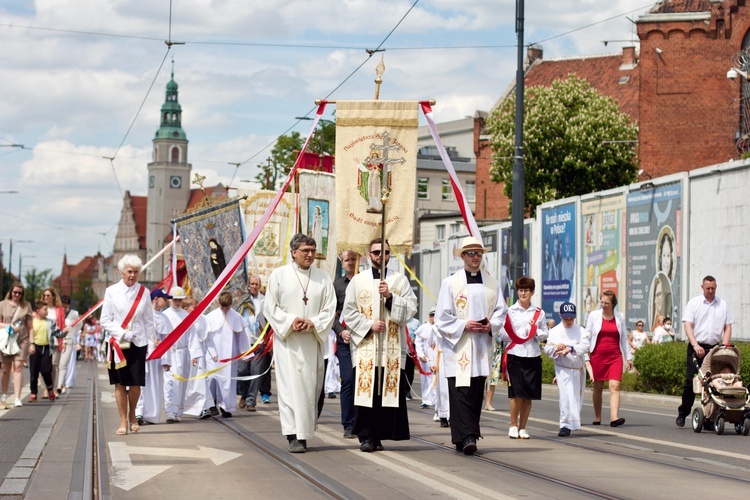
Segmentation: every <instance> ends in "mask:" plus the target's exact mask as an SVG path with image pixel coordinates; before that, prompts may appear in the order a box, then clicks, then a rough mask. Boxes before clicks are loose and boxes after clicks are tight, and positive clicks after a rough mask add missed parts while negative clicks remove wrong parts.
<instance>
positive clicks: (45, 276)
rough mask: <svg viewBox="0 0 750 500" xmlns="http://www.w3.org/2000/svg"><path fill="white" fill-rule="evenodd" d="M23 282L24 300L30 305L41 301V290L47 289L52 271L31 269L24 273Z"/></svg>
mask: <svg viewBox="0 0 750 500" xmlns="http://www.w3.org/2000/svg"><path fill="white" fill-rule="evenodd" d="M23 281H24V282H25V285H26V291H27V293H26V297H25V298H26V300H27V301H29V302H32V303H33V302H34V301H37V300H41V298H42V290H44V289H45V288H47V287H48V286H49V284H50V282H51V281H52V269H45V270H44V271H37V269H36V268H35V267H32V268H31V269H30V270H29V271H26V275H25V276H24V277H23Z"/></svg>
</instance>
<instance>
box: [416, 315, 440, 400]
mask: <svg viewBox="0 0 750 500" xmlns="http://www.w3.org/2000/svg"><path fill="white" fill-rule="evenodd" d="M434 323H435V308H434V307H433V308H432V309H430V316H429V319H428V320H427V322H426V323H424V324H422V325H420V327H419V328H417V332H416V334H415V338H414V349H415V350H416V351H417V358H418V361H419V367H420V368H421V370H420V371H419V373H420V375H421V384H420V385H421V387H422V404H421V405H420V408H427V407H429V406H433V405H434V404H435V399H436V395H435V371H436V366H435V362H436V351H435V343H434V340H433V337H434V335H433V330H434V329H435V328H434V326H433V325H434ZM425 373H427V375H424V374H425Z"/></svg>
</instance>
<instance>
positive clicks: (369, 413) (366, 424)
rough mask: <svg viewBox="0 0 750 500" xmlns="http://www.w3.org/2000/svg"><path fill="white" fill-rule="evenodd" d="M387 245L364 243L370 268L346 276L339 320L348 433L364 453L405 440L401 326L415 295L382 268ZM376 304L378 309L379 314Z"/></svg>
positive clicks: (404, 329)
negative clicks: (349, 367)
mask: <svg viewBox="0 0 750 500" xmlns="http://www.w3.org/2000/svg"><path fill="white" fill-rule="evenodd" d="M390 256H391V247H390V245H389V244H388V242H387V241H386V242H385V244H381V239H380V238H376V239H374V240H372V241H371V242H370V262H371V263H372V268H370V269H368V270H367V271H363V272H361V273H359V274H357V275H355V276H354V278H352V280H351V282H350V283H349V286H348V287H347V289H346V299H345V300H344V310H343V314H344V321H345V322H346V327H347V328H348V329H349V331H350V332H351V343H352V344H353V345H354V346H355V347H356V349H355V350H353V351H352V360H353V365H354V367H355V368H354V372H355V384H354V412H355V417H354V429H353V432H354V434H355V435H356V436H357V437H358V438H359V449H360V451H362V452H365V453H372V452H373V451H381V450H384V449H385V448H384V447H383V444H382V441H384V440H391V441H401V440H407V439H410V437H411V436H410V434H409V417H408V415H407V411H406V395H407V394H408V393H409V386H408V383H407V381H406V374H405V372H404V366H405V364H406V353H407V350H408V345H407V343H406V336H407V335H409V332H408V330H407V326H406V324H407V323H408V322H409V320H410V319H411V318H412V317H413V316H414V314H415V313H416V312H417V297H416V295H414V290H412V288H411V284H410V283H409V280H408V279H406V276H404V275H403V274H401V273H399V272H396V271H393V270H391V269H388V261H389V260H390ZM381 300H382V301H384V305H383V307H382V309H383V310H382V311H381Z"/></svg>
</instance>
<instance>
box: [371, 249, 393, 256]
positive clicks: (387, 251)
mask: <svg viewBox="0 0 750 500" xmlns="http://www.w3.org/2000/svg"><path fill="white" fill-rule="evenodd" d="M370 253H371V254H373V255H374V256H376V257H377V256H378V255H380V250H370ZM385 254H386V255H390V254H391V251H390V250H386V251H385Z"/></svg>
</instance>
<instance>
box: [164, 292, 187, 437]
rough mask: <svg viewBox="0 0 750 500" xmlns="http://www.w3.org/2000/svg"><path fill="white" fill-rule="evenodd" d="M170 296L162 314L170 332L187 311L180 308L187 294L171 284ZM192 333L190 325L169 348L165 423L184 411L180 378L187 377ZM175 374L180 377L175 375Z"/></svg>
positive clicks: (183, 382) (183, 390) (183, 397)
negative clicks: (165, 318) (169, 326)
mask: <svg viewBox="0 0 750 500" xmlns="http://www.w3.org/2000/svg"><path fill="white" fill-rule="evenodd" d="M169 295H171V296H172V298H171V299H170V300H169V307H168V308H167V309H165V310H164V316H166V317H167V319H168V320H169V324H170V325H171V328H170V332H171V331H172V330H174V329H175V328H177V326H178V325H179V324H180V323H182V320H184V319H185V318H186V317H187V315H188V313H187V311H185V310H184V309H183V308H182V300H183V299H185V298H186V297H187V296H186V295H185V290H183V289H182V287H179V286H173V287H172V289H171V290H169ZM191 335H192V326H191V327H190V328H189V329H188V331H186V332H185V333H184V334H183V335H182V336H181V337H180V338H179V339H178V340H177V342H175V343H174V345H173V346H172V347H171V348H170V349H169V364H170V368H169V371H168V372H167V373H166V374H165V376H164V394H165V400H166V401H165V402H166V409H167V423H168V424H172V423H175V422H179V421H181V420H182V414H183V413H184V411H185V393H186V392H187V382H186V381H184V380H180V378H183V379H185V378H187V377H188V374H189V373H190V352H189V351H188V343H189V341H190V336H191ZM175 375H177V376H179V377H180V378H177V377H175Z"/></svg>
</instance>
